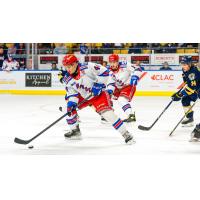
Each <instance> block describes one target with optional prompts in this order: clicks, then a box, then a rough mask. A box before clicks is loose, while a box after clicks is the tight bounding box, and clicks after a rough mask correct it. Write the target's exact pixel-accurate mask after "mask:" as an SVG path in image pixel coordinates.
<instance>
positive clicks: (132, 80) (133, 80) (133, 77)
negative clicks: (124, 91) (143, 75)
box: [130, 75, 139, 86]
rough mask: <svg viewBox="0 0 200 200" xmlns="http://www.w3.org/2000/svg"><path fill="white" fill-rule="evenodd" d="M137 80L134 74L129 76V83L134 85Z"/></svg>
mask: <svg viewBox="0 0 200 200" xmlns="http://www.w3.org/2000/svg"><path fill="white" fill-rule="evenodd" d="M138 80H139V77H138V76H136V75H133V76H131V82H130V84H131V85H135V86H136V85H137V83H138Z"/></svg>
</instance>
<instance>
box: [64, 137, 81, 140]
mask: <svg viewBox="0 0 200 200" xmlns="http://www.w3.org/2000/svg"><path fill="white" fill-rule="evenodd" d="M65 139H66V140H82V139H83V138H82V136H73V137H65Z"/></svg>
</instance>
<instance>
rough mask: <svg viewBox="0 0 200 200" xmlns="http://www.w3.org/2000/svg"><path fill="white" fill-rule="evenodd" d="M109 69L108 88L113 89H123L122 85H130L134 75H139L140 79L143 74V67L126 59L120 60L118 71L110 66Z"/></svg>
mask: <svg viewBox="0 0 200 200" xmlns="http://www.w3.org/2000/svg"><path fill="white" fill-rule="evenodd" d="M109 71H110V73H109V80H108V84H107V88H108V90H113V91H114V89H115V88H118V89H121V88H122V87H124V86H126V85H129V84H130V81H131V77H132V76H137V77H138V79H139V78H140V77H141V75H142V69H141V68H140V66H138V65H134V64H131V63H129V62H126V61H123V62H119V68H118V70H117V71H112V70H111V69H110V67H109Z"/></svg>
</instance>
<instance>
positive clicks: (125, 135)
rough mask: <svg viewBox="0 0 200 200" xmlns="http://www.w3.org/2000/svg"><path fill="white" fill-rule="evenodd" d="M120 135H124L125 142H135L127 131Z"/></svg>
mask: <svg viewBox="0 0 200 200" xmlns="http://www.w3.org/2000/svg"><path fill="white" fill-rule="evenodd" d="M122 136H123V137H124V139H125V142H126V144H135V143H136V141H135V140H134V138H133V136H132V135H131V134H130V133H129V132H128V131H127V132H125V133H124V134H123V135H122Z"/></svg>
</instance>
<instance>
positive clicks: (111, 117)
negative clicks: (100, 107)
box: [101, 110, 127, 135]
mask: <svg viewBox="0 0 200 200" xmlns="http://www.w3.org/2000/svg"><path fill="white" fill-rule="evenodd" d="M101 115H102V116H103V117H104V118H105V119H106V120H107V121H108V122H110V123H112V125H113V127H114V128H115V129H116V130H117V131H119V132H120V133H121V134H122V135H123V134H124V133H125V132H126V131H127V130H126V127H125V125H124V123H123V121H122V120H121V119H120V118H119V117H117V116H116V114H115V113H114V112H113V110H109V111H106V112H104V113H102V114H101Z"/></svg>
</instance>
